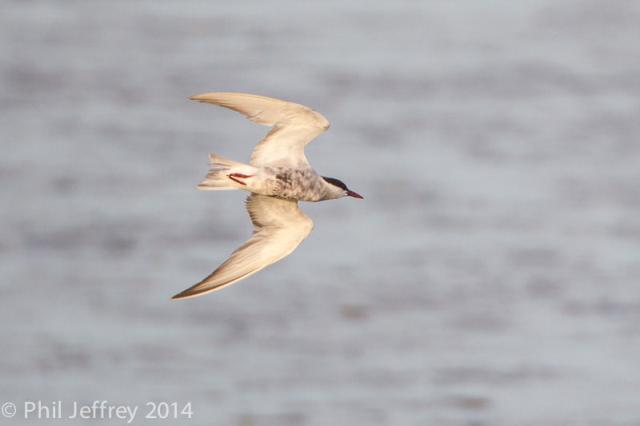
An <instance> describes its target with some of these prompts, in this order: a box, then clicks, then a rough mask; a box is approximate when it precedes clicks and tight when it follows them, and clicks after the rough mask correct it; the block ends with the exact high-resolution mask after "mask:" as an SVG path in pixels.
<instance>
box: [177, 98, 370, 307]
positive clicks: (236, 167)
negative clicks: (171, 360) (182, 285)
mask: <svg viewBox="0 0 640 426" xmlns="http://www.w3.org/2000/svg"><path fill="white" fill-rule="evenodd" d="M190 99H192V100H195V101H200V102H207V103H210V104H214V105H219V106H222V107H225V108H229V109H232V110H234V111H237V112H239V113H241V114H243V115H245V116H246V117H247V118H248V119H249V120H251V121H253V122H255V123H258V124H263V125H266V126H271V131H270V132H269V133H268V134H267V136H266V137H265V138H264V139H262V141H260V143H258V145H257V146H256V147H255V149H254V150H253V154H252V155H251V160H250V162H249V164H246V163H241V162H238V161H233V160H229V159H227V158H224V157H221V156H219V155H217V154H213V153H212V154H210V155H209V163H210V165H211V169H210V170H209V174H208V175H207V176H206V178H205V179H204V180H203V181H202V182H201V183H200V184H199V185H198V189H201V190H212V191H216V190H231V189H241V190H245V191H248V192H250V193H251V195H249V197H248V198H247V201H246V208H247V212H248V213H249V218H250V219H251V222H252V223H253V227H254V231H253V235H252V237H251V238H250V239H249V240H248V241H247V242H246V243H244V244H243V245H242V246H241V247H240V248H238V249H237V250H236V251H234V252H233V253H232V254H231V257H229V259H227V260H226V261H225V262H224V263H223V264H222V265H220V266H219V267H218V268H217V269H216V270H215V271H213V273H211V275H209V276H208V277H206V278H205V279H203V280H202V281H200V282H199V283H198V284H196V285H194V286H193V287H190V288H188V289H186V290H184V291H183V292H181V293H178V294H176V295H175V296H173V299H186V298H189V297H196V296H201V295H203V294H206V293H209V292H212V291H215V290H220V289H222V288H224V287H226V286H228V285H231V284H233V283H235V282H237V281H240V280H242V279H244V278H247V277H248V276H250V275H253V274H255V273H256V272H258V271H260V270H261V269H263V268H265V267H266V266H269V265H271V264H272V263H275V262H277V261H278V260H280V259H282V258H284V257H286V256H288V255H289V254H291V252H293V251H294V250H295V249H296V247H298V245H299V244H300V243H301V242H302V241H303V240H304V239H305V238H306V237H307V236H308V235H309V234H310V233H311V231H312V230H313V221H312V220H311V219H310V218H309V217H308V216H307V215H305V214H304V213H303V212H302V210H300V208H299V207H298V201H323V200H333V199H336V198H341V197H346V196H349V197H354V198H363V197H362V196H361V195H359V194H358V193H356V192H354V191H351V190H350V189H349V188H347V186H346V185H345V184H344V183H343V182H342V181H340V180H339V179H336V178H330V177H325V176H320V175H318V174H317V173H316V171H315V170H313V168H312V167H311V166H310V165H309V162H308V161H307V157H305V155H304V147H305V145H306V144H308V143H309V142H311V141H312V140H313V139H314V138H315V137H316V136H318V135H319V134H320V133H322V132H324V131H325V130H327V129H328V128H329V121H328V120H327V119H326V118H325V117H324V116H322V114H320V113H319V112H316V111H314V110H312V109H311V108H308V107H306V106H304V105H300V104H296V103H293V102H287V101H283V100H279V99H274V98H268V97H266V96H258V95H251V94H248V93H229V92H226V93H224V92H220V93H203V94H201V95H196V96H192V97H191V98H190Z"/></svg>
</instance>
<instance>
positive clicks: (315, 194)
mask: <svg viewBox="0 0 640 426" xmlns="http://www.w3.org/2000/svg"><path fill="white" fill-rule="evenodd" d="M263 173H264V178H263V182H264V190H265V193H266V195H271V196H273V197H279V198H285V199H289V200H300V201H318V200H320V199H322V195H323V186H322V178H321V177H320V176H318V174H317V173H316V172H315V171H314V170H313V169H292V168H286V167H267V168H265V169H264V170H263Z"/></svg>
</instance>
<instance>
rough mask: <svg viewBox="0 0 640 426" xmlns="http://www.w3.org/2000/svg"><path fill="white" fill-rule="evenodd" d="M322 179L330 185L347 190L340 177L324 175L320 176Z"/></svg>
mask: <svg viewBox="0 0 640 426" xmlns="http://www.w3.org/2000/svg"><path fill="white" fill-rule="evenodd" d="M322 179H324V180H325V181H327V182H329V183H330V184H331V185H334V186H337V187H338V188H342V189H344V190H345V191H348V189H347V185H345V184H344V182H343V181H341V180H340V179H336V178H332V177H326V176H322Z"/></svg>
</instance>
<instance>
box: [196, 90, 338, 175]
mask: <svg viewBox="0 0 640 426" xmlns="http://www.w3.org/2000/svg"><path fill="white" fill-rule="evenodd" d="M190 99H193V100H196V101H200V102H208V103H211V104H215V105H220V106H223V107H225V108H229V109H232V110H234V111H237V112H239V113H241V114H243V115H244V116H246V117H247V118H248V119H249V120H251V121H253V122H255V123H258V124H263V125H266V126H272V127H273V129H272V130H271V132H269V134H268V135H267V136H266V137H265V138H264V139H263V140H262V141H261V142H260V143H259V144H258V146H257V147H256V149H255V150H254V152H253V154H252V156H251V165H252V166H264V165H273V164H276V163H281V164H286V165H288V166H294V167H296V166H297V167H299V166H308V162H307V160H306V158H305V157H304V146H305V145H306V144H308V143H309V142H311V141H312V140H313V139H314V138H315V137H316V136H318V135H319V134H320V133H322V132H324V131H325V130H327V129H328V128H329V121H328V120H327V119H326V118H325V117H324V116H323V115H322V114H320V113H319V112H316V111H314V110H312V109H311V108H308V107H306V106H304V105H300V104H296V103H293V102H287V101H282V100H280V99H274V98H268V97H266V96H258V95H251V94H248V93H229V92H220V93H203V94H201V95H196V96H192V97H191V98H190ZM288 155H291V156H290V157H287V156H288Z"/></svg>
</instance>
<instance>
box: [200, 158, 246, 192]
mask: <svg viewBox="0 0 640 426" xmlns="http://www.w3.org/2000/svg"><path fill="white" fill-rule="evenodd" d="M209 164H210V165H211V169H210V170H209V173H208V174H207V177H206V178H205V179H204V180H203V181H202V182H200V184H199V185H198V189H201V190H204V191H221V190H227V189H243V188H244V186H245V185H244V184H243V183H242V182H241V181H240V180H239V179H238V178H234V176H249V175H254V174H255V173H256V168H255V167H253V166H250V165H248V164H245V163H240V162H238V161H233V160H229V159H228V158H224V157H221V156H219V155H217V154H214V153H211V154H209Z"/></svg>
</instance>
